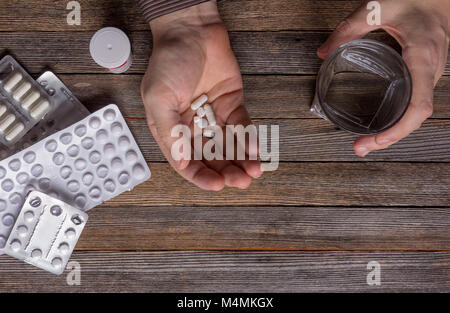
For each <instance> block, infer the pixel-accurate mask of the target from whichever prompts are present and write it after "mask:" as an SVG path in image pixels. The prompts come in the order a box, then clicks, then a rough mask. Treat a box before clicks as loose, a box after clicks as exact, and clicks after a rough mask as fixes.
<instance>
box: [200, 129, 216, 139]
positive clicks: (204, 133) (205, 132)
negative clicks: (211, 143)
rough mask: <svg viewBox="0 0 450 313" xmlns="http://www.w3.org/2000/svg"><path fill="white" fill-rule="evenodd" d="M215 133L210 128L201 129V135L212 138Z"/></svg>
mask: <svg viewBox="0 0 450 313" xmlns="http://www.w3.org/2000/svg"><path fill="white" fill-rule="evenodd" d="M214 135H215V133H214V131H213V130H212V129H205V130H204V131H203V136H205V137H208V138H213V137H214Z"/></svg>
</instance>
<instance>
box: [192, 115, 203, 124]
mask: <svg viewBox="0 0 450 313" xmlns="http://www.w3.org/2000/svg"><path fill="white" fill-rule="evenodd" d="M201 120H202V118H201V117H199V116H194V123H195V124H198V123H200V121H201Z"/></svg>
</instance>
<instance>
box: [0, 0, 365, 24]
mask: <svg viewBox="0 0 450 313" xmlns="http://www.w3.org/2000/svg"><path fill="white" fill-rule="evenodd" d="M78 2H79V3H80V6H81V25H68V24H67V21H66V20H67V14H68V13H69V12H70V11H69V10H66V6H67V3H68V1H65V0H56V1H55V0H52V1H50V0H15V1H4V3H2V6H1V7H0V17H1V18H0V29H1V30H4V31H19V30H22V31H37V30H39V31H75V30H77V31H80V30H97V29H99V28H101V27H103V26H105V25H108V26H109V25H110V26H116V27H121V28H126V29H129V30H147V29H148V28H149V26H148V25H147V24H146V23H145V21H144V18H143V17H142V14H141V12H140V10H139V8H138V6H137V1H130V0H114V1H111V0H100V1H99V0H79V1H78ZM218 3H219V11H220V13H221V15H222V18H223V20H224V21H225V24H226V25H227V27H228V29H229V30H233V31H242V30H255V31H262V30H265V31H267V30H298V29H303V30H308V29H310V30H330V29H333V28H334V27H335V26H336V25H337V24H338V23H339V22H340V21H341V20H342V19H343V18H344V17H345V16H347V15H348V14H349V13H350V12H352V11H353V10H354V9H355V8H357V7H358V6H359V4H360V3H361V2H360V1H359V0H319V1H317V0H277V1H265V0H226V1H225V0H219V2H218Z"/></svg>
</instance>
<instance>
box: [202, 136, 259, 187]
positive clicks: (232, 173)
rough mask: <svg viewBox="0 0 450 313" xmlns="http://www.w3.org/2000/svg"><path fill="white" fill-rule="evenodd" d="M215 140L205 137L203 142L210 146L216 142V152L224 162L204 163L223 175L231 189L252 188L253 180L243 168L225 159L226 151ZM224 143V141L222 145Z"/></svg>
mask: <svg viewBox="0 0 450 313" xmlns="http://www.w3.org/2000/svg"><path fill="white" fill-rule="evenodd" d="M216 138H217V137H214V138H205V137H203V142H204V143H207V142H208V145H209V144H211V143H212V142H216V144H215V145H214V149H215V152H217V154H219V155H221V156H222V158H223V159H222V160H217V159H214V160H204V161H203V162H204V163H205V164H206V165H207V166H208V167H209V168H211V169H213V170H215V171H216V172H218V173H221V174H222V176H223V177H224V179H225V185H226V186H229V187H235V188H239V189H246V188H248V187H249V186H250V184H251V182H252V178H251V177H250V176H249V175H248V174H247V173H245V172H244V171H243V170H242V169H241V168H239V167H238V166H236V165H235V164H233V162H232V161H229V160H226V159H225V157H226V156H225V154H224V150H223V149H222V148H223V147H221V145H220V141H219V140H217V139H216ZM223 142H224V141H223V140H222V143H223Z"/></svg>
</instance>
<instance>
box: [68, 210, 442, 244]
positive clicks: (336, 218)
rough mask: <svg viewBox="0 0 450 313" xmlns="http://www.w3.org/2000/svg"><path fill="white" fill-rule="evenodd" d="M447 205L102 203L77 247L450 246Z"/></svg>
mask: <svg viewBox="0 0 450 313" xmlns="http://www.w3.org/2000/svg"><path fill="white" fill-rule="evenodd" d="M449 228H450V211H449V210H448V208H442V209H440V208H413V207H403V208H402V207H394V208H365V207H354V208H345V207H278V206H273V207H173V206H169V207H129V206H127V207H117V208H113V207H108V206H105V207H101V208H96V209H94V210H92V211H90V212H89V223H88V225H87V226H86V228H85V230H84V232H83V234H82V237H81V239H80V241H79V242H78V245H77V250H113V251H116V250H175V249H211V250H212V249H363V250H364V249H416V250H430V249H450V244H449V243H450V233H449V232H448V229H449Z"/></svg>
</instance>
